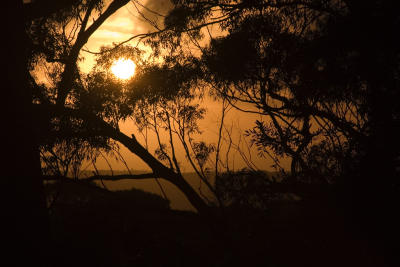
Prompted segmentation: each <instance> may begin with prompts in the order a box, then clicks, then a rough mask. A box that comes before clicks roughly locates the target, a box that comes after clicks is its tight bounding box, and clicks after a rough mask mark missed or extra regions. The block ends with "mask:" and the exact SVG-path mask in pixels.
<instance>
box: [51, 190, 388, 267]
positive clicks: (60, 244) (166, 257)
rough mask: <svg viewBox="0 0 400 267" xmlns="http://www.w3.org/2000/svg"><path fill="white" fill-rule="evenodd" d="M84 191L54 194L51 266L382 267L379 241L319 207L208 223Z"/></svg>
mask: <svg viewBox="0 0 400 267" xmlns="http://www.w3.org/2000/svg"><path fill="white" fill-rule="evenodd" d="M63 186H64V188H65V187H70V185H63ZM82 188H83V189H82ZM88 188H89V187H87V188H86V187H79V188H78V189H77V188H73V192H75V193H74V194H72V195H71V194H70V195H68V196H67V195H63V194H60V195H58V198H57V201H55V202H54V204H53V206H52V208H51V226H52V236H53V240H54V241H53V244H52V245H51V252H50V251H49V253H51V255H49V260H50V261H51V262H52V263H53V264H52V265H53V266H60V267H63V266H74V267H78V266H85V267H89V266H114V267H118V266H282V267H286V266H296V267H299V266H321V267H322V266H323V267H326V266H385V265H386V263H385V257H384V251H381V249H380V244H379V242H372V241H368V240H367V238H365V235H363V234H362V233H359V232H358V231H357V229H354V227H347V226H346V225H347V222H346V221H344V220H343V219H340V216H339V217H338V216H333V215H332V212H331V211H329V210H327V209H325V208H324V207H318V206H321V205H316V204H315V205H310V204H307V203H291V204H290V203H281V204H277V205H275V206H274V207H272V208H271V209H270V210H269V211H268V212H254V211H252V212H250V211H238V210H236V211H234V212H233V211H225V213H224V214H223V215H221V216H220V217H218V219H211V218H204V217H200V216H199V215H198V214H195V213H191V212H183V211H173V210H170V209H169V208H168V202H167V201H165V200H163V199H161V198H160V197H158V196H156V195H152V194H149V193H144V192H142V191H138V190H132V191H120V192H107V191H105V190H102V189H100V188H97V187H96V188H94V187H93V188H91V189H88ZM66 189H68V190H71V189H72V188H66ZM70 192H71V191H70Z"/></svg>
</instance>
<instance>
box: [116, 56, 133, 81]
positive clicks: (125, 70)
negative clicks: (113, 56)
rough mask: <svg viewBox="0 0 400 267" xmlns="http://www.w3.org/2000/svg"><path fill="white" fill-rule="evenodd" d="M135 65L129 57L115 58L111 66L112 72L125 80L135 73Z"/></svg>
mask: <svg viewBox="0 0 400 267" xmlns="http://www.w3.org/2000/svg"><path fill="white" fill-rule="evenodd" d="M135 69H136V65H135V63H134V62H133V61H132V60H130V59H125V58H119V59H118V60H116V61H115V62H114V63H113V64H112V66H111V71H112V73H113V74H114V75H115V76H116V77H117V78H120V79H122V80H127V79H129V78H131V77H132V76H133V75H134V74H135Z"/></svg>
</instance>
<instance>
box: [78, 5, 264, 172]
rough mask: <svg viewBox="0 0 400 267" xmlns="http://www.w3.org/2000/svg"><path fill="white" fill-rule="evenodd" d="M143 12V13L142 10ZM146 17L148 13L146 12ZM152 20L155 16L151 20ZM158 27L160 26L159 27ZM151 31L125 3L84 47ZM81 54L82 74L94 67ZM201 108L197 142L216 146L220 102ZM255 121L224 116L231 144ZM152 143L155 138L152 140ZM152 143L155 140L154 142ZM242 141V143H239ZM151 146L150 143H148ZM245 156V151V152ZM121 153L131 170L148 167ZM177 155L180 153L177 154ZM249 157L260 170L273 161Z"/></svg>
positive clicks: (128, 127)
mask: <svg viewBox="0 0 400 267" xmlns="http://www.w3.org/2000/svg"><path fill="white" fill-rule="evenodd" d="M143 4H145V5H147V6H148V7H150V8H152V9H153V10H155V11H157V12H159V13H161V14H166V9H167V8H168V6H169V4H168V1H166V0H161V1H159V0H157V1H154V0H150V1H144V2H143ZM141 11H142V12H145V11H144V10H141ZM147 15H149V13H147ZM152 19H154V17H152ZM160 25H161V24H160ZM152 30H154V28H152V26H151V25H149V24H148V23H147V22H146V21H144V20H143V18H141V17H140V16H139V14H138V12H137V10H136V8H135V6H134V4H133V3H132V2H130V3H128V4H127V5H126V6H124V7H122V8H121V9H119V10H118V11H117V12H116V13H115V14H113V15H112V16H111V17H110V18H108V19H107V20H106V21H105V23H104V24H103V25H102V26H101V27H100V28H99V29H98V30H97V31H96V32H95V33H94V34H93V35H92V36H91V37H90V39H89V41H88V43H87V45H86V46H85V48H86V49H88V50H90V51H99V48H100V46H102V45H112V43H118V42H121V41H124V40H127V39H128V38H130V37H131V36H133V35H136V34H139V33H146V32H149V31H152ZM131 44H132V45H135V44H136V43H135V42H131ZM81 55H82V56H84V57H85V60H84V61H82V62H81V63H80V68H81V70H82V71H84V72H89V71H90V70H91V68H92V67H93V65H94V56H93V55H91V54H89V53H86V52H84V51H82V52H81ZM204 106H205V107H206V108H207V115H206V118H205V119H204V120H203V121H202V122H201V129H202V130H203V134H202V135H201V136H199V139H200V140H204V141H207V142H209V143H216V142H217V132H218V130H217V129H218V122H219V119H220V117H221V114H220V109H221V103H218V102H215V101H211V100H205V102H204ZM256 119H260V117H259V116H256V115H251V114H244V113H240V112H237V111H236V110H231V111H230V113H229V114H228V115H227V117H226V125H227V126H231V125H233V129H234V130H233V131H234V135H233V137H234V139H236V140H234V141H236V142H237V141H238V140H239V139H238V138H239V135H238V134H239V131H241V132H242V133H243V132H244V130H246V129H248V128H250V127H252V126H253V125H254V121H255V120H256ZM120 127H121V130H122V131H123V132H124V133H126V134H128V135H129V136H130V134H132V133H135V128H134V127H133V126H132V123H129V122H126V123H123V124H121V125H120ZM136 136H137V138H138V139H139V140H140V135H138V134H137V133H136ZM153 140H154V139H153ZM154 141H155V140H154ZM242 142H243V140H242ZM150 143H152V142H150ZM155 146H156V143H155V142H154V145H153V147H152V146H151V144H150V147H152V148H151V149H150V150H152V149H153V151H154V149H155V148H156V147H155ZM244 151H245V152H246V153H247V152H248V151H247V149H244ZM121 152H122V155H123V156H124V158H125V160H126V161H127V163H128V165H129V167H130V168H132V169H147V166H146V165H145V164H144V163H142V162H141V160H139V159H138V158H137V157H135V156H134V155H133V154H132V153H130V152H129V151H128V150H127V149H125V148H124V147H122V146H121ZM178 154H179V153H178ZM251 158H252V160H253V162H254V163H255V164H256V166H257V167H258V168H260V169H271V168H270V165H271V164H272V161H271V160H269V159H265V158H264V159H260V158H258V157H257V155H256V154H255V153H254V151H253V152H252V153H251ZM111 162H112V165H113V168H114V169H124V168H125V167H124V165H123V164H122V163H121V162H116V161H115V160H112V159H111ZM180 162H182V163H183V167H184V168H183V169H185V170H187V171H191V169H190V167H189V166H187V165H185V164H184V162H186V160H185V157H184V155H183V154H182V153H180ZM231 164H233V165H232V166H234V167H235V168H237V169H238V168H242V167H244V166H245V165H244V164H243V161H242V160H241V157H240V156H239V154H237V153H236V154H235V155H232V156H231ZM98 167H99V168H100V169H107V168H108V167H107V164H106V163H105V161H104V160H102V159H100V160H99V166H98Z"/></svg>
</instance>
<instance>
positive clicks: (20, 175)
mask: <svg viewBox="0 0 400 267" xmlns="http://www.w3.org/2000/svg"><path fill="white" fill-rule="evenodd" d="M6 7H7V9H6V11H5V12H4V13H6V14H9V15H12V16H13V18H12V20H9V21H8V23H7V26H6V27H5V31H6V32H5V33H3V34H4V36H6V38H8V39H7V40H6V42H5V43H6V44H7V47H6V49H5V50H4V51H6V52H5V54H6V57H7V58H6V60H3V64H4V62H7V65H8V66H7V71H6V73H5V74H4V76H3V77H4V80H5V81H6V85H7V86H5V87H3V89H6V90H5V91H3V94H5V96H6V97H5V98H4V99H5V100H6V101H4V102H5V105H3V108H4V107H5V110H4V111H3V113H2V114H3V117H4V118H5V122H3V123H4V124H3V126H5V125H6V126H7V130H6V131H3V134H5V136H4V137H3V142H4V144H5V149H4V150H3V153H4V155H6V156H5V157H3V170H2V175H4V177H2V179H1V181H2V188H3V192H4V193H3V194H1V195H2V197H3V198H4V199H3V200H2V203H3V204H4V205H5V208H4V209H2V216H3V217H4V218H2V222H4V223H5V224H6V225H3V227H2V228H3V229H4V230H5V231H6V233H5V235H3V236H2V239H3V237H5V240H4V239H3V242H4V241H5V242H4V244H6V249H9V251H6V253H4V255H5V256H6V257H5V258H3V257H2V259H1V263H4V261H6V262H7V261H12V262H11V264H12V266H21V265H23V264H24V261H27V260H29V264H30V265H35V266H47V264H46V260H47V259H48V256H47V255H46V254H47V253H48V252H47V249H46V247H47V246H48V245H49V244H50V242H49V241H50V235H49V233H50V232H49V227H48V216H47V210H46V207H45V199H44V192H43V188H42V181H41V168H40V158H39V151H38V146H37V142H36V137H35V132H34V130H33V124H34V118H33V117H32V96H31V91H30V89H29V83H28V73H27V58H28V53H27V49H26V47H25V46H26V43H27V37H26V34H25V31H24V17H23V4H22V1H9V2H8V3H7V4H6ZM2 129H4V130H5V128H2ZM25 263H26V262H25ZM8 264H10V263H9V262H7V264H5V266H10V265H8Z"/></svg>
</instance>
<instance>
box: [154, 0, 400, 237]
mask: <svg viewBox="0 0 400 267" xmlns="http://www.w3.org/2000/svg"><path fill="white" fill-rule="evenodd" d="M174 3H175V7H174V9H173V10H172V11H171V12H170V13H169V14H168V16H167V17H166V18H165V20H164V22H165V30H163V31H162V32H161V33H160V34H159V35H157V36H156V37H155V38H154V39H153V40H152V42H150V43H151V44H153V45H155V44H157V43H158V42H163V43H165V45H164V47H167V48H168V49H171V50H172V51H174V52H175V53H176V54H180V55H181V56H182V55H188V57H192V56H193V53H192V52H191V51H188V50H187V43H192V46H193V47H197V48H199V49H198V50H200V52H199V53H200V55H198V57H197V59H196V60H201V62H202V63H203V65H202V67H201V68H202V70H203V72H202V74H201V75H202V78H204V79H205V80H206V81H208V82H209V83H210V86H212V87H213V88H214V89H215V91H216V92H217V94H219V95H220V96H221V97H223V98H225V99H227V100H228V101H230V103H231V104H232V105H234V106H236V107H237V108H239V109H242V110H245V111H247V112H253V113H257V114H260V115H263V116H265V117H264V118H265V119H264V120H263V121H261V120H260V121H257V122H256V126H255V127H254V128H253V129H251V130H249V131H248V135H249V136H250V137H251V138H252V139H253V142H254V144H255V145H256V146H257V147H258V148H259V150H260V152H261V153H266V152H269V151H271V150H272V151H273V153H274V155H275V157H276V160H279V158H280V156H289V157H290V158H291V159H292V164H291V172H290V175H289V176H288V179H287V182H288V183H290V184H297V183H299V182H301V183H309V184H310V183H311V184H316V183H317V184H328V185H329V184H338V185H341V190H344V191H341V192H342V193H340V198H341V199H342V200H343V203H344V205H346V206H350V207H351V208H350V209H349V210H350V212H351V213H352V215H351V216H352V217H353V218H358V220H357V221H358V222H360V221H363V222H366V221H368V223H365V225H368V226H366V228H369V230H368V231H372V228H373V229H374V230H377V231H378V232H382V231H384V229H389V228H386V227H385V226H384V225H383V224H381V223H380V222H381V221H385V222H390V223H389V224H390V225H391V227H390V229H391V230H390V231H394V230H395V223H394V222H395V220H394V219H393V218H394V216H393V214H394V213H393V212H394V210H395V209H396V207H397V205H396V204H394V203H398V195H399V192H398V189H399V183H398V181H399V179H398V164H399V160H398V159H399V151H400V150H399V142H398V138H397V136H398V135H399V133H400V130H399V128H400V127H399V109H398V106H399V105H398V101H397V99H398V98H399V88H398V87H399V63H398V57H399V49H398V47H399V42H398V40H397V38H396V35H397V30H396V29H397V28H398V26H399V15H398V13H397V12H396V11H395V10H397V8H398V6H397V4H396V3H395V2H394V1H340V0H332V1H319V0H304V1H293V0H287V1H286V0H285V1H233V2H227V1H207V0H205V1H190V0H188V1H174ZM215 28H217V29H218V31H216V30H215ZM213 30H214V31H213ZM213 34H214V35H215V36H213ZM200 40H203V41H204V40H205V41H206V42H205V43H206V45H203V46H201V45H200V43H201V42H200ZM203 44H204V42H203ZM396 168H397V169H396ZM292 188H296V187H292ZM371 214H373V215H371ZM378 218H379V219H378ZM383 218H386V219H383ZM396 222H397V221H396ZM390 231H387V232H386V233H385V238H388V237H389V236H390V234H391V232H390ZM379 235H380V234H379ZM380 236H381V237H383V235H380Z"/></svg>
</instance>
